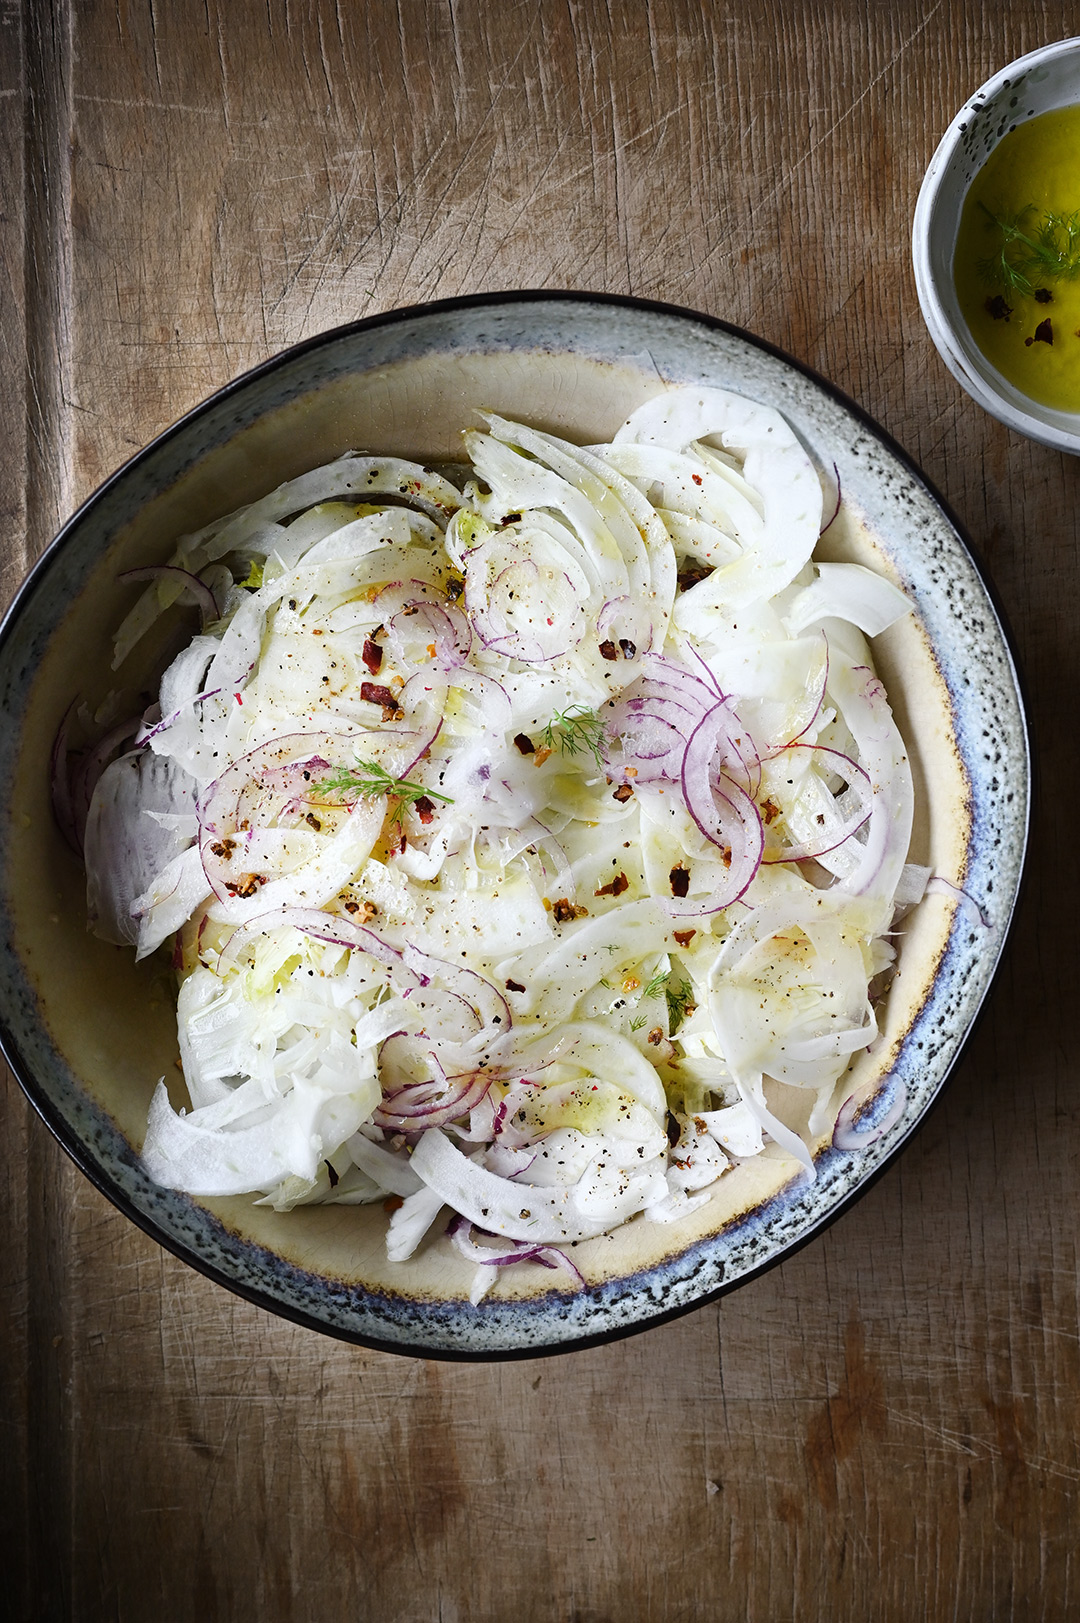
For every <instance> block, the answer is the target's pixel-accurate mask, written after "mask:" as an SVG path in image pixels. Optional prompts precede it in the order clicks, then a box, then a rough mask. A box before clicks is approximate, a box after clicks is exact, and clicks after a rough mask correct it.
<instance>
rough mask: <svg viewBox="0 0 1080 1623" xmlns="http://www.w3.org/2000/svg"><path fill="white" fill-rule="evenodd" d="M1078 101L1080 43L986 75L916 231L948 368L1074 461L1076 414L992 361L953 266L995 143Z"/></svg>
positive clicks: (929, 185) (938, 156) (955, 129)
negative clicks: (975, 331)
mask: <svg viewBox="0 0 1080 1623" xmlns="http://www.w3.org/2000/svg"><path fill="white" fill-rule="evenodd" d="M1077 102H1080V39H1063V40H1057V41H1056V42H1055V43H1054V44H1053V45H1044V46H1042V48H1041V49H1040V50H1037V51H1032V52H1031V53H1030V55H1028V56H1022V57H1020V58H1019V59H1018V60H1017V61H1016V62H1011V63H1010V64H1009V66H1008V67H1007V68H1002V70H1001V72H1000V73H996V74H995V75H994V77H993V78H992V79H988V80H987V81H986V83H985V84H984V85H983V86H982V88H981V89H980V90H978V91H976V93H975V95H974V96H973V97H972V98H971V100H970V101H969V102H968V103H967V104H966V105H965V106H964V107H962V108H961V110H960V112H958V113H957V115H956V117H955V118H954V119H953V121H952V123H951V124H950V125H949V128H948V129H947V130H946V132H945V134H944V136H943V137H942V140H941V144H940V146H939V147H938V149H937V151H936V152H935V153H934V156H933V158H932V159H931V160H930V167H929V169H927V171H926V175H925V177H924V179H923V183H922V188H921V190H920V192H919V201H918V203H917V204H916V206H915V220H914V224H913V227H912V234H911V249H912V256H913V258H914V261H915V284H916V286H917V288H918V291H919V304H920V305H921V306H922V313H923V319H924V320H925V322H926V325H927V327H929V329H930V336H931V338H932V339H933V340H934V343H935V344H936V345H937V348H938V352H939V354H940V355H941V358H942V360H943V361H944V362H945V365H946V366H947V367H948V368H949V371H950V372H951V373H952V374H953V376H954V377H955V378H956V379H957V381H958V382H959V383H961V384H962V385H963V387H964V388H965V389H966V390H967V392H968V394H969V395H971V397H972V399H974V400H977V401H978V403H979V405H980V406H982V407H984V408H985V410H987V411H988V412H989V413H990V415H991V416H992V417H996V418H997V419H998V420H999V421H1000V422H1002V423H1005V424H1007V425H1008V427H1009V428H1015V429H1016V431H1017V433H1019V434H1025V435H1026V436H1027V437H1028V439H1032V440H1038V441H1039V442H1040V443H1041V444H1043V445H1052V446H1054V447H1055V448H1056V449H1057V450H1060V451H1071V452H1072V453H1073V455H1074V456H1080V412H1076V411H1057V410H1055V408H1054V407H1053V406H1043V405H1040V404H1039V402H1038V401H1037V400H1032V399H1031V397H1030V396H1029V395H1026V394H1023V393H1022V392H1021V391H1020V390H1019V389H1018V388H1016V386H1015V384H1012V383H1010V382H1009V381H1008V379H1007V378H1005V377H1003V376H1002V374H1001V373H1000V372H999V371H998V369H997V367H996V366H993V365H992V364H991V363H990V362H989V361H988V360H987V359H986V356H985V355H984V354H983V353H982V351H981V349H980V348H979V346H978V344H977V343H976V342H975V339H974V338H973V337H972V335H971V331H970V329H969V327H968V324H967V322H966V321H965V320H964V317H963V315H962V314H961V310H960V301H959V300H958V298H957V296H956V285H955V283H954V281H953V270H952V262H953V251H954V249H955V247H956V234H957V231H958V229H959V226H960V213H961V210H962V208H963V206H964V198H965V197H966V195H967V190H968V187H969V186H970V185H971V182H972V181H973V180H974V179H975V176H976V175H977V174H978V173H979V170H980V169H981V168H982V166H983V164H984V163H985V162H986V160H987V158H988V157H989V156H990V154H991V152H993V150H994V148H995V147H996V146H997V144H998V142H999V141H1000V140H1001V139H1002V138H1003V137H1004V136H1005V135H1008V134H1009V132H1010V131H1011V130H1014V129H1015V128H1016V127H1017V125H1018V124H1023V123H1026V122H1027V120H1028V119H1029V118H1033V117H1035V116H1037V115H1038V114H1039V113H1049V112H1052V111H1053V110H1054V109H1055V108H1057V107H1071V106H1073V105H1075V104H1076V103H1077Z"/></svg>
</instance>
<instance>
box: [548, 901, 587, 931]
mask: <svg viewBox="0 0 1080 1623" xmlns="http://www.w3.org/2000/svg"><path fill="white" fill-rule="evenodd" d="M551 911H552V913H553V914H554V915H555V922H556V924H569V922H570V920H571V919H584V918H587V917H588V915H589V909H588V908H587V907H576V906H575V905H574V903H573V902H571V901H569V900H568V899H567V898H566V897H565V896H562V897H560V899H559V900H558V901H557V902H556V903H555V906H554V907H553V908H552V910H551Z"/></svg>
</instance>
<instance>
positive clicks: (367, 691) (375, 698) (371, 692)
mask: <svg viewBox="0 0 1080 1623" xmlns="http://www.w3.org/2000/svg"><path fill="white" fill-rule="evenodd" d="M360 697H361V698H362V699H366V700H367V702H368V704H381V705H382V706H383V708H384V709H385V708H386V707H387V706H388V705H389V706H390V707H391V708H392V709H394V710H396V709H397V705H396V704H395V702H394V695H393V694H392V693H391V692H390V689H389V688H384V687H380V686H379V685H378V683H376V682H361V684H360Z"/></svg>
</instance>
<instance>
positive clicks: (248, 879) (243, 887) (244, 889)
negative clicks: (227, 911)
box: [225, 873, 266, 897]
mask: <svg viewBox="0 0 1080 1623" xmlns="http://www.w3.org/2000/svg"><path fill="white" fill-rule="evenodd" d="M265 884H266V877H265V875H264V874H261V873H245V874H241V876H240V878H239V879H238V880H237V881H236V883H235V885H230V884H229V883H228V882H226V885H225V889H226V890H227V891H228V892H229V894H230V895H231V896H240V897H248V896H254V894H255V892H256V891H257V890H258V888H259V886H260V885H265Z"/></svg>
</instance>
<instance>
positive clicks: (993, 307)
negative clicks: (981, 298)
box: [983, 293, 1013, 321]
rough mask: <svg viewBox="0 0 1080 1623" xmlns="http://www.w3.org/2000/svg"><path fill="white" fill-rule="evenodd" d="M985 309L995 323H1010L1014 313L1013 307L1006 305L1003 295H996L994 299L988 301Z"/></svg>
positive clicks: (984, 306)
mask: <svg viewBox="0 0 1080 1623" xmlns="http://www.w3.org/2000/svg"><path fill="white" fill-rule="evenodd" d="M983 309H984V310H985V311H986V313H987V315H988V316H990V317H991V318H992V319H993V320H994V321H1008V319H1009V317H1010V316H1011V315H1012V313H1013V307H1012V305H1011V304H1008V303H1006V301H1005V297H1004V295H1003V294H1001V293H995V294H994V295H993V297H992V298H989V299H987V301H986V303H985V304H984V305H983Z"/></svg>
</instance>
